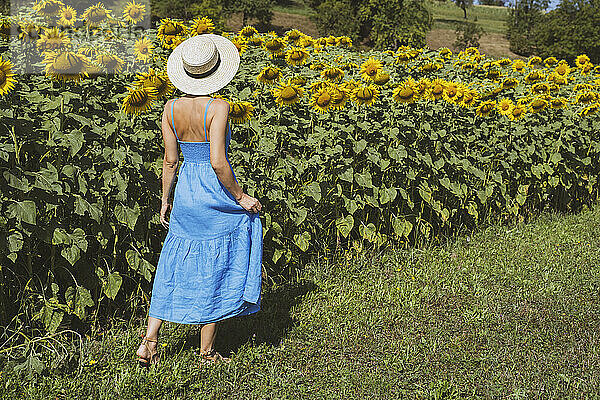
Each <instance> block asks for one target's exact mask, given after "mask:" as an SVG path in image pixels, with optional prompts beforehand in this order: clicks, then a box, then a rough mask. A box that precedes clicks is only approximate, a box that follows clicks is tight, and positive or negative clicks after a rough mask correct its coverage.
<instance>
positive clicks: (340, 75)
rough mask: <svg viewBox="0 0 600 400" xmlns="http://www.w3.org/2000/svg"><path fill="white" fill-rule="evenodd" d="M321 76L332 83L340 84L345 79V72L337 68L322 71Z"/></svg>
mask: <svg viewBox="0 0 600 400" xmlns="http://www.w3.org/2000/svg"><path fill="white" fill-rule="evenodd" d="M321 76H322V77H323V78H326V79H328V80H330V81H332V82H339V81H341V80H342V79H344V71H342V70H341V69H339V68H337V67H329V68H325V69H324V70H323V71H321Z"/></svg>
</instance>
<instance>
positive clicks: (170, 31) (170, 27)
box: [164, 23, 181, 36]
mask: <svg viewBox="0 0 600 400" xmlns="http://www.w3.org/2000/svg"><path fill="white" fill-rule="evenodd" d="M180 32H181V27H179V26H177V25H175V24H171V23H169V24H167V25H166V26H165V29H164V33H165V35H171V36H175V35H178V34H179V33H180Z"/></svg>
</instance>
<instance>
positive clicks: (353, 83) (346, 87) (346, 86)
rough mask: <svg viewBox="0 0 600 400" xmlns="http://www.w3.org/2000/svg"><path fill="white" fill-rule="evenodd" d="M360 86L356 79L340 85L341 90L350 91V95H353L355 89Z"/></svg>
mask: <svg viewBox="0 0 600 400" xmlns="http://www.w3.org/2000/svg"><path fill="white" fill-rule="evenodd" d="M359 86H360V83H359V82H357V81H355V80H354V79H351V80H349V81H346V82H344V83H342V84H341V85H339V87H340V88H342V89H344V90H346V91H348V93H352V92H353V91H354V89H356V88H357V87H359Z"/></svg>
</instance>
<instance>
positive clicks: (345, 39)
mask: <svg viewBox="0 0 600 400" xmlns="http://www.w3.org/2000/svg"><path fill="white" fill-rule="evenodd" d="M337 45H338V46H341V47H345V48H350V47H352V38H350V37H349V36H340V37H339V38H338V41H337Z"/></svg>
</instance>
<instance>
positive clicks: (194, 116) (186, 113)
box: [168, 97, 224, 142]
mask: <svg viewBox="0 0 600 400" xmlns="http://www.w3.org/2000/svg"><path fill="white" fill-rule="evenodd" d="M212 99H214V101H213V102H212V103H211V104H210V105H209V107H208V111H207V112H206V113H205V111H206V106H207V105H208V103H209V101H210V100H211V98H210V97H199V98H189V97H180V98H178V99H174V100H170V101H171V102H175V105H172V104H168V107H169V108H170V107H171V106H172V107H173V121H174V125H175V129H176V131H177V136H178V137H179V140H181V141H185V142H204V141H205V136H204V126H205V125H206V136H207V140H208V141H210V136H211V135H210V126H211V121H212V119H213V117H214V116H215V113H216V111H215V108H216V107H214V103H217V102H218V101H221V102H222V101H224V100H222V99H219V98H212ZM175 100H176V101H175ZM205 114H206V121H204V115H205ZM170 117H171V116H170V115H169V116H168V118H169V119H170ZM173 121H169V123H170V124H171V126H172V125H173Z"/></svg>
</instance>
